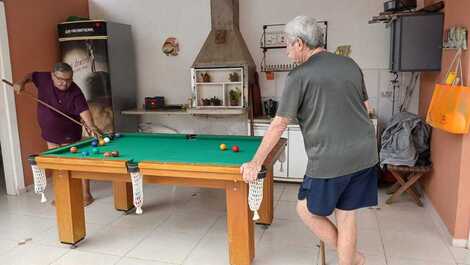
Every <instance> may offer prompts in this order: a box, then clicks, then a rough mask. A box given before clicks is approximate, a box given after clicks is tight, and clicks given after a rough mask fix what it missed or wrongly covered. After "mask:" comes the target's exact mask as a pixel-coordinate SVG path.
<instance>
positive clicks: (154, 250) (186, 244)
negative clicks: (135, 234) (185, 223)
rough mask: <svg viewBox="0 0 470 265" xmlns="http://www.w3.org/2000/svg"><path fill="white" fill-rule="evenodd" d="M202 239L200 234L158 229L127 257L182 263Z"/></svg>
mask: <svg viewBox="0 0 470 265" xmlns="http://www.w3.org/2000/svg"><path fill="white" fill-rule="evenodd" d="M201 239H202V236H200V235H195V234H188V233H180V232H170V231H162V230H158V229H157V230H156V231H155V232H153V233H152V235H150V236H149V237H147V238H146V239H144V240H143V241H142V242H141V243H140V244H138V245H137V246H136V247H135V248H134V249H133V250H132V251H131V252H130V253H129V254H128V255H127V257H131V258H140V259H146V260H155V261H162V262H169V263H176V264H181V263H182V262H183V261H184V260H185V258H186V257H187V256H188V255H189V254H190V253H191V251H192V250H193V248H194V247H195V246H196V245H197V244H198V242H199V241H200V240H201Z"/></svg>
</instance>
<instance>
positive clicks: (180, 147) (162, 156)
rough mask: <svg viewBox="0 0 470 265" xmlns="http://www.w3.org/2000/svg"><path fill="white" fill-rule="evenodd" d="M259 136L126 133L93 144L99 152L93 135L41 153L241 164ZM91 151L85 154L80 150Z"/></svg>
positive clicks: (44, 154) (252, 151)
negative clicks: (222, 147) (222, 146)
mask: <svg viewBox="0 0 470 265" xmlns="http://www.w3.org/2000/svg"><path fill="white" fill-rule="evenodd" d="M261 139H262V138H261V137H255V136H218V135H196V136H195V138H194V139H186V135H184V134H149V133H125V134H122V136H121V137H120V138H115V139H114V140H111V142H109V143H108V144H106V145H104V146H98V147H96V148H97V149H98V150H99V153H98V154H94V153H92V150H93V148H95V147H93V146H92V145H91V142H92V140H93V139H87V140H84V141H81V142H77V143H75V144H71V145H68V146H64V147H59V148H56V149H52V150H49V151H47V152H44V153H42V154H41V155H43V156H57V157H70V158H89V159H105V160H126V161H133V162H136V163H139V162H142V161H151V162H165V163H190V164H207V165H225V166H240V165H241V164H243V163H245V162H247V161H250V160H251V159H252V158H253V156H254V154H255V152H256V150H257V149H258V146H259V145H260V144H261ZM222 143H224V144H226V145H227V147H228V150H226V151H221V150H220V149H219V145H220V144H222ZM233 145H238V146H239V147H240V152H238V153H236V152H233V151H232V150H231V147H232V146H233ZM72 146H76V147H78V152H77V153H71V152H70V147H72ZM84 151H88V152H90V155H89V156H84V155H83V154H82V152H84ZM111 151H119V153H120V156H119V157H104V155H103V153H104V152H111Z"/></svg>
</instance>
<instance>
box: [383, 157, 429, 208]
mask: <svg viewBox="0 0 470 265" xmlns="http://www.w3.org/2000/svg"><path fill="white" fill-rule="evenodd" d="M431 168H432V165H429V166H418V167H409V166H394V165H387V169H388V170H389V171H390V173H392V175H393V176H394V177H395V178H396V179H397V182H396V183H395V184H393V186H392V187H391V188H390V189H389V190H388V192H387V194H392V196H390V198H388V200H387V202H386V203H387V204H391V203H392V202H393V200H394V199H396V198H398V197H399V196H400V195H401V194H402V193H403V192H405V191H406V192H408V193H409V194H410V195H411V198H413V200H414V201H415V202H416V204H418V206H420V207H423V203H422V202H421V200H420V197H421V195H420V194H419V192H418V190H417V189H416V187H415V186H414V185H415V184H416V183H417V181H418V180H419V179H420V178H421V177H422V176H423V175H424V173H426V172H429V171H430V170H431Z"/></svg>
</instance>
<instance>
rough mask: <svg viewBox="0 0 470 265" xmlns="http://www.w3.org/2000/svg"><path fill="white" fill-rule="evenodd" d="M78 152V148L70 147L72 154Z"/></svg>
mask: <svg viewBox="0 0 470 265" xmlns="http://www.w3.org/2000/svg"><path fill="white" fill-rule="evenodd" d="M76 152H78V148H77V147H76V146H72V147H70V153H76Z"/></svg>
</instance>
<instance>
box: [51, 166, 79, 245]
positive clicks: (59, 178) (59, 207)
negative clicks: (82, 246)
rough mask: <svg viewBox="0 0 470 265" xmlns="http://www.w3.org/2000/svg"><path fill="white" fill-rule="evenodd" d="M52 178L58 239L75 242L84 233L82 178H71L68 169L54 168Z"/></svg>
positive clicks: (68, 242)
mask: <svg viewBox="0 0 470 265" xmlns="http://www.w3.org/2000/svg"><path fill="white" fill-rule="evenodd" d="M52 179H53V183H54V192H55V207H56V215H57V226H58V227H59V240H60V242H62V243H65V244H76V243H78V242H79V241H80V240H82V239H83V238H85V235H86V230H85V211H84V208H83V207H84V206H83V187H82V180H81V179H73V178H71V175H70V171H64V170H54V172H53V174H52Z"/></svg>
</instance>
